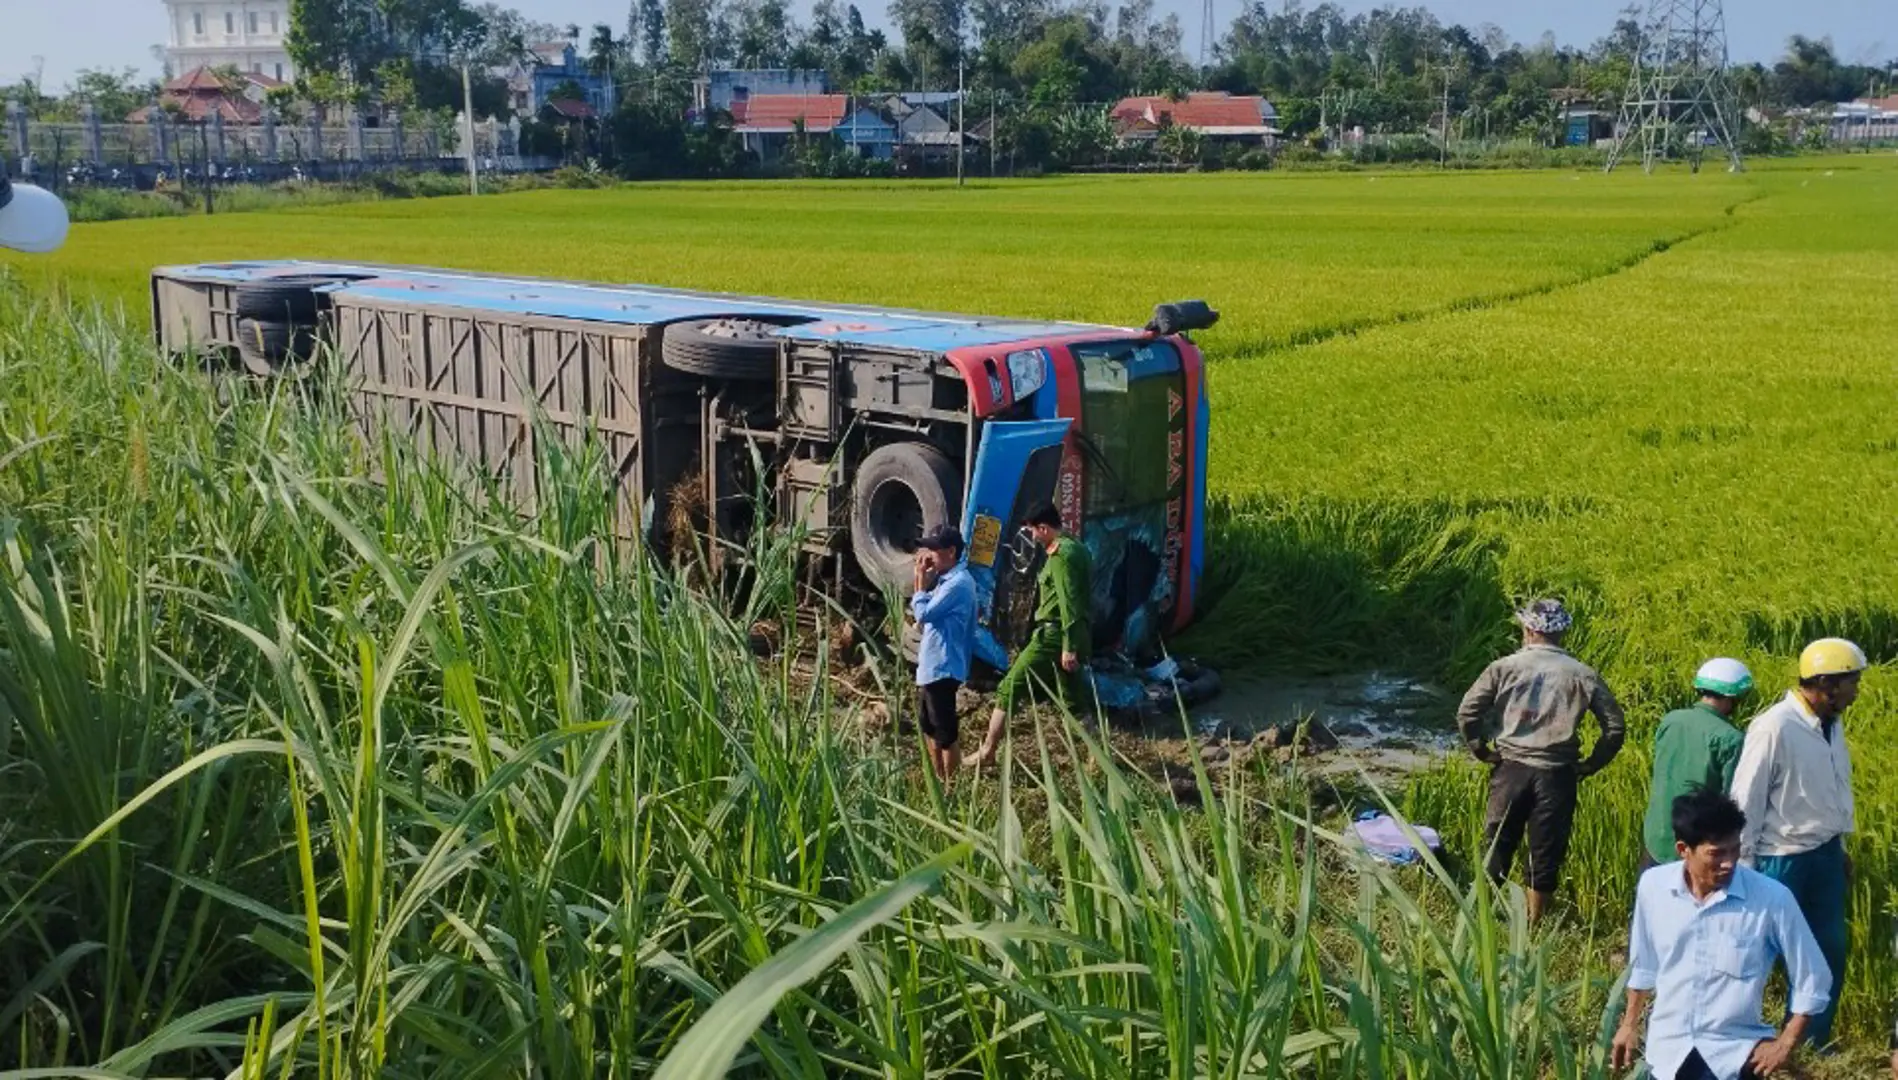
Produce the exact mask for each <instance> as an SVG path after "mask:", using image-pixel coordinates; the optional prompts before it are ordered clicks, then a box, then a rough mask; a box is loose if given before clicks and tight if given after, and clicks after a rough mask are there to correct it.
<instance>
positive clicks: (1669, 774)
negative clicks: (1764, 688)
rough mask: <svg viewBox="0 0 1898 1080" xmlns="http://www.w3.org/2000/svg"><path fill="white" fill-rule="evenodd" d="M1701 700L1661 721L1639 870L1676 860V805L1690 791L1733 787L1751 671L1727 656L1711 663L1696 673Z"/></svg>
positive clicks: (1655, 746) (1664, 717)
mask: <svg viewBox="0 0 1898 1080" xmlns="http://www.w3.org/2000/svg"><path fill="white" fill-rule="evenodd" d="M1694 689H1696V690H1698V691H1700V700H1699V701H1698V702H1697V703H1695V704H1694V705H1693V706H1692V707H1690V708H1686V709H1676V710H1674V711H1673V712H1671V713H1668V714H1667V715H1666V716H1663V717H1661V726H1660V728H1659V730H1657V731H1656V732H1655V733H1654V781H1653V784H1652V785H1651V786H1650V788H1649V790H1648V815H1647V820H1646V821H1645V822H1644V823H1643V825H1642V830H1641V839H1642V846H1643V847H1644V848H1646V849H1647V850H1646V851H1644V852H1643V853H1642V854H1643V856H1644V857H1643V858H1642V860H1641V869H1643V870H1646V869H1647V868H1648V867H1650V866H1654V865H1657V864H1659V863H1666V862H1673V861H1674V860H1675V859H1676V858H1678V857H1679V856H1677V855H1675V854H1674V851H1675V848H1674V819H1673V813H1674V810H1673V807H1674V799H1675V797H1676V796H1680V795H1685V794H1687V793H1688V792H1690V791H1695V790H1705V791H1721V792H1724V791H1726V790H1727V789H1728V788H1730V787H1731V786H1732V785H1733V769H1734V766H1736V765H1738V764H1739V763H1740V747H1741V746H1742V745H1743V743H1744V742H1745V739H1744V738H1743V737H1742V736H1741V734H1740V731H1739V729H1738V728H1735V727H1734V726H1733V714H1734V712H1735V711H1736V710H1737V709H1738V708H1739V707H1740V699H1741V698H1744V697H1745V696H1746V695H1747V693H1748V692H1749V691H1751V690H1752V689H1753V673H1752V672H1750V671H1748V670H1747V668H1746V665H1745V664H1742V663H1741V662H1739V661H1738V660H1732V659H1729V658H1727V657H1720V658H1718V659H1714V660H1709V661H1707V662H1706V663H1705V664H1702V665H1701V667H1700V670H1699V671H1697V672H1695V673H1694Z"/></svg>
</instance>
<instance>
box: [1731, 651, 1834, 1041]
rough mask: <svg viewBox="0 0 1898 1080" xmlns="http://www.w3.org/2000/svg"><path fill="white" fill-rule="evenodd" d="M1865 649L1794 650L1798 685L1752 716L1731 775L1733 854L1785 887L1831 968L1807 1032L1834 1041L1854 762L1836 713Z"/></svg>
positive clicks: (1809, 1035) (1812, 1038)
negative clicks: (1827, 989)
mask: <svg viewBox="0 0 1898 1080" xmlns="http://www.w3.org/2000/svg"><path fill="white" fill-rule="evenodd" d="M1865 667H1866V661H1865V653H1864V652H1863V651H1862V650H1861V649H1860V648H1859V647H1858V646H1857V645H1854V644H1852V643H1851V642H1849V641H1847V640H1845V639H1844V638H1821V639H1819V640H1818V641H1815V642H1813V643H1812V644H1810V645H1807V646H1806V649H1805V651H1804V652H1802V653H1800V654H1799V685H1798V686H1796V687H1794V688H1793V689H1792V690H1790V691H1788V692H1787V694H1786V697H1785V698H1784V699H1783V700H1781V701H1780V702H1778V703H1777V704H1775V705H1773V706H1772V707H1771V708H1769V709H1767V710H1766V711H1765V712H1762V713H1760V714H1759V715H1758V716H1756V717H1754V718H1753V722H1752V723H1751V724H1749V725H1747V729H1746V741H1745V743H1744V744H1743V745H1742V746H1741V749H1740V764H1739V765H1738V766H1737V767H1736V768H1735V769H1734V771H1733V791H1732V794H1733V801H1734V802H1736V803H1738V804H1739V805H1740V809H1741V810H1742V811H1743V812H1744V813H1745V814H1746V828H1745V829H1744V830H1743V831H1742V832H1741V834H1740V858H1741V860H1742V861H1744V862H1745V863H1747V864H1749V865H1751V866H1752V867H1753V868H1754V869H1756V870H1758V871H1759V872H1760V873H1762V874H1765V875H1766V876H1767V877H1770V878H1773V879H1774V880H1776V881H1778V882H1780V883H1781V884H1783V885H1785V886H1786V887H1787V888H1788V889H1791V890H1792V893H1793V898H1794V899H1795V900H1797V901H1798V902H1799V910H1800V911H1801V912H1803V913H1804V914H1805V916H1806V923H1807V925H1808V926H1810V927H1812V934H1813V937H1815V938H1817V939H1818V941H1819V950H1820V952H1821V953H1823V954H1824V955H1825V959H1826V965H1827V966H1828V967H1830V968H1831V969H1832V1000H1831V1003H1830V1004H1828V1005H1827V1006H1826V1008H1825V1011H1824V1012H1822V1013H1820V1014H1819V1015H1818V1016H1815V1017H1813V1019H1812V1023H1811V1024H1810V1025H1808V1026H1807V1028H1806V1037H1807V1038H1808V1039H1809V1040H1810V1041H1811V1042H1812V1043H1813V1045H1815V1046H1819V1047H1824V1046H1826V1045H1827V1044H1829V1043H1830V1042H1831V1041H1832V1018H1833V1017H1834V1016H1835V1015H1837V1013H1838V1008H1839V996H1840V991H1841V990H1842V989H1843V988H1844V986H1845V961H1846V940H1847V939H1846V927H1845V896H1846V879H1847V878H1848V877H1849V876H1850V874H1851V872H1852V863H1851V860H1850V859H1848V858H1847V857H1846V854H1845V834H1846V833H1849V832H1851V831H1852V828H1853V816H1852V759H1851V756H1850V755H1849V754H1848V753H1847V752H1846V747H1845V732H1844V731H1843V730H1842V729H1841V728H1840V726H1839V715H1840V714H1841V713H1843V712H1845V710H1846V709H1847V708H1848V707H1850V706H1851V704H1852V702H1853V701H1855V700H1857V699H1858V683H1859V676H1860V675H1861V674H1863V673H1864V671H1865Z"/></svg>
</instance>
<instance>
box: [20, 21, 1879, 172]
mask: <svg viewBox="0 0 1898 1080" xmlns="http://www.w3.org/2000/svg"><path fill="white" fill-rule="evenodd" d="M888 15H889V22H890V29H889V30H888V31H886V30H883V29H879V28H873V27H870V26H868V25H866V23H865V20H864V17H863V14H862V12H861V10H860V9H859V8H858V7H857V6H856V5H855V4H852V3H847V2H842V0H816V3H815V4H814V6H813V7H812V9H811V13H810V15H809V17H808V18H807V19H799V18H797V17H796V15H795V14H794V13H793V11H792V9H791V5H790V3H789V0H630V3H629V7H628V11H627V15H626V21H625V24H624V25H623V26H620V27H615V26H612V25H608V24H597V25H594V26H593V27H591V28H590V29H589V30H586V31H583V30H582V28H580V27H579V26H575V25H569V26H565V27H559V26H554V25H551V24H545V23H537V22H534V21H531V20H528V19H526V18H524V17H523V16H521V14H520V13H519V12H517V11H515V10H513V9H510V8H504V7H501V6H499V5H497V4H494V3H483V4H478V5H477V4H470V3H468V2H467V0H293V2H292V9H291V22H290V32H289V35H288V48H289V51H290V54H291V57H292V59H293V60H294V61H295V64H296V67H297V70H298V72H299V79H298V85H297V86H296V87H295V88H294V89H293V90H286V91H282V92H280V93H279V94H278V99H279V104H280V105H281V106H283V107H286V108H290V107H294V105H293V102H303V103H307V104H309V105H311V106H313V107H317V108H321V107H325V106H327V105H331V104H338V105H341V104H355V105H363V106H374V107H376V108H379V109H382V110H388V109H396V110H405V111H415V112H422V113H434V114H438V115H439V114H443V113H446V114H449V115H452V114H453V113H454V112H455V111H458V110H459V109H460V107H461V76H460V70H461V67H462V66H463V65H464V64H466V65H467V66H468V67H469V69H470V70H471V72H472V73H473V74H474V79H473V89H474V98H475V112H476V113H477V114H478V115H482V116H498V115H504V114H505V113H507V111H508V110H509V108H510V104H511V103H510V101H509V96H508V93H507V86H506V79H505V75H506V72H507V71H508V69H509V68H510V67H512V66H513V65H516V64H518V63H522V62H525V61H527V59H528V51H529V48H530V47H531V46H533V45H535V44H539V43H542V42H558V41H563V40H564V41H569V42H571V43H572V44H573V45H574V47H575V49H576V51H577V52H578V54H579V55H580V56H581V57H582V61H583V63H584V65H585V67H586V68H587V69H588V70H589V71H590V72H592V73H593V74H595V75H597V76H599V77H601V78H603V79H610V80H611V81H612V83H613V85H614V86H615V88H616V90H617V94H616V97H617V98H618V108H617V109H616V111H615V114H614V115H613V116H611V117H607V118H604V119H603V120H602V121H601V122H600V123H598V124H597V125H594V126H592V127H590V128H589V129H588V130H587V131H585V132H581V133H578V137H579V142H578V144H576V142H575V135H576V133H574V132H571V131H567V130H558V131H556V130H538V131H530V138H532V139H535V140H538V141H541V142H549V141H550V140H551V143H550V145H552V144H557V145H558V146H559V147H561V148H564V150H565V152H568V153H569V154H572V153H574V152H575V150H576V146H577V148H578V149H579V150H581V151H584V152H585V153H586V154H587V155H590V156H597V157H600V158H602V159H604V160H605V163H606V164H607V165H609V166H611V167H614V168H617V169H618V170H619V171H621V172H623V173H626V174H628V175H657V174H673V175H693V174H707V173H717V172H719V171H721V170H726V169H729V168H732V167H735V166H734V163H735V162H738V161H739V158H740V157H742V155H739V154H738V152H737V150H736V146H735V141H734V140H732V139H731V138H730V136H729V132H728V131H723V130H721V128H720V124H721V120H723V121H724V122H725V124H726V126H727V127H728V126H729V120H728V118H720V117H710V118H701V120H700V122H698V123H692V124H688V123H687V121H686V116H685V113H686V109H687V106H688V105H689V104H690V103H691V89H692V82H693V79H694V78H695V77H696V76H697V75H698V74H699V73H701V72H703V71H705V70H708V69H712V68H723V67H736V68H758V67H789V68H801V69H813V70H822V71H824V72H826V73H827V76H828V79H829V82H830V85H831V86H832V87H833V88H834V89H836V90H839V91H844V92H851V93H857V94H874V93H878V92H889V91H897V90H947V89H953V88H955V87H957V86H958V85H961V86H963V87H965V88H966V89H967V91H968V93H969V103H970V108H971V109H973V110H974V112H975V113H976V115H982V114H985V113H987V112H990V111H995V112H996V113H997V115H998V124H997V127H996V130H995V131H994V132H992V133H991V135H992V137H993V138H994V140H995V144H994V145H996V146H997V147H1006V149H1007V152H1008V153H1009V154H1010V156H1011V158H1014V159H1020V160H1028V161H1030V162H1039V163H1041V164H1043V165H1046V166H1049V167H1060V166H1061V165H1062V164H1063V163H1064V161H1071V160H1072V159H1073V158H1074V157H1075V156H1076V153H1077V152H1081V151H1088V150H1089V148H1093V147H1096V145H1097V144H1099V143H1101V141H1102V140H1103V138H1105V139H1106V140H1107V141H1109V142H1111V137H1112V132H1111V130H1110V129H1109V125H1108V124H1107V120H1106V117H1105V107H1106V106H1107V105H1108V104H1109V103H1111V102H1114V101H1117V100H1119V99H1120V98H1122V97H1124V96H1127V95H1130V94H1169V95H1178V94H1181V93H1184V92H1186V91H1190V90H1195V89H1215V90H1226V91H1230V92H1233V93H1239V94H1262V95H1265V96H1266V97H1267V98H1269V99H1270V100H1271V101H1273V102H1274V103H1275V105H1276V106H1277V108H1278V110H1279V120H1278V124H1279V127H1280V128H1281V129H1282V130H1283V131H1284V132H1285V133H1286V134H1287V135H1288V136H1290V137H1291V138H1293V139H1294V140H1304V141H1310V142H1317V141H1319V140H1321V139H1322V137H1323V136H1324V135H1325V134H1327V133H1334V132H1338V131H1341V130H1346V129H1351V128H1360V129H1362V130H1364V131H1367V132H1372V133H1384V134H1399V133H1418V132H1424V131H1435V130H1442V131H1443V132H1444V133H1445V134H1452V135H1454V136H1460V137H1463V138H1486V139H1510V138H1515V139H1530V140H1539V141H1543V142H1547V143H1553V142H1556V141H1559V139H1560V122H1561V120H1560V118H1561V115H1562V112H1563V109H1564V107H1565V106H1567V105H1572V104H1594V105H1597V106H1600V107H1604V108H1612V107H1613V105H1614V103H1615V102H1616V101H1617V100H1618V99H1619V97H1620V95H1621V94H1622V93H1623V92H1624V90H1625V89H1626V87H1627V85H1628V82H1629V78H1630V73H1631V70H1632V66H1633V64H1634V62H1635V59H1636V56H1637V54H1638V53H1639V50H1640V49H1641V43H1642V35H1641V27H1640V26H1639V24H1638V22H1637V17H1638V12H1637V11H1636V10H1635V9H1628V10H1625V11H1623V12H1622V13H1621V15H1620V17H1619V18H1618V19H1617V20H1616V21H1615V22H1614V23H1613V24H1612V26H1610V27H1609V28H1608V31H1607V33H1605V34H1604V35H1603V36H1602V37H1601V38H1600V39H1598V40H1596V41H1593V42H1590V43H1586V44H1561V43H1558V42H1556V41H1555V40H1554V38H1553V37H1552V36H1547V35H1545V36H1544V37H1543V38H1542V39H1541V40H1539V41H1536V42H1533V43H1525V42H1519V41H1514V40H1511V39H1510V38H1509V37H1508V36H1507V35H1506V34H1504V33H1503V32H1502V31H1501V30H1499V29H1497V28H1496V27H1494V26H1479V27H1475V28H1472V27H1467V26H1464V25H1460V24H1456V23H1449V24H1446V23H1444V22H1443V21H1441V20H1440V19H1438V17H1437V16H1436V15H1435V14H1434V13H1432V12H1431V11H1430V10H1429V9H1428V8H1426V7H1422V6H1413V7H1404V6H1392V7H1381V8H1378V9H1375V10H1373V11H1370V12H1365V13H1361V14H1349V13H1347V12H1346V11H1345V10H1344V9H1343V8H1341V7H1340V6H1338V5H1337V4H1334V3H1321V4H1317V5H1315V6H1311V7H1305V6H1303V5H1301V4H1300V3H1298V2H1297V0H1292V2H1290V3H1284V4H1281V3H1279V2H1278V0H1270V2H1268V0H1254V2H1253V3H1251V4H1250V5H1249V6H1248V7H1246V8H1245V9H1244V10H1243V11H1241V13H1240V14H1239V16H1238V17H1237V18H1235V19H1234V20H1233V22H1232V23H1231V25H1230V26H1229V27H1228V28H1227V29H1226V32H1225V33H1224V34H1223V35H1222V36H1221V37H1220V38H1219V39H1218V41H1217V43H1216V45H1215V47H1214V48H1213V50H1212V54H1211V55H1208V56H1205V57H1189V56H1188V55H1187V52H1186V49H1185V46H1184V41H1183V36H1184V35H1183V32H1182V27H1181V24H1180V20H1179V18H1178V17H1177V16H1174V15H1161V14H1159V13H1158V11H1157V9H1156V7H1155V3H1154V0H1124V2H1122V3H1119V4H1116V5H1111V6H1110V4H1109V3H1108V2H1107V0H891V3H890V4H889V9H888ZM1894 70H1898V59H1894V60H1893V61H1892V62H1891V63H1888V64H1886V65H1883V66H1873V65H1863V64H1852V63H1847V62H1845V61H1843V60H1841V59H1840V58H1839V56H1838V54H1837V52H1836V50H1835V48H1834V46H1833V45H1832V43H1831V42H1830V41H1828V40H1823V39H1813V38H1807V37H1803V36H1795V37H1793V38H1792V39H1791V40H1790V41H1789V42H1788V45H1787V48H1786V51H1785V54H1784V55H1783V56H1782V57H1781V58H1780V59H1779V60H1777V61H1776V62H1774V63H1772V64H1770V65H1767V64H1760V63H1754V64H1747V65H1739V66H1736V67H1735V68H1734V69H1733V72H1732V81H1733V88H1734V91H1735V95H1736V97H1737V98H1738V101H1739V104H1740V105H1742V106H1751V107H1756V108H1759V109H1763V110H1772V109H1784V108H1788V107H1810V106H1819V105H1826V104H1830V103H1833V102H1838V101H1843V100H1850V99H1852V98H1855V97H1860V96H1864V95H1868V94H1872V95H1876V94H1880V93H1890V92H1891V84H1892V76H1893V73H1894ZM22 90H23V91H25V92H24V93H20V94H16V95H15V96H16V97H22V98H24V99H25V100H26V102H27V104H28V108H29V111H30V112H34V113H35V114H39V113H44V112H59V111H65V110H68V109H69V108H70V107H72V106H73V104H74V103H75V102H77V101H81V100H92V101H95V102H97V103H99V104H100V107H101V112H102V113H103V114H105V115H107V116H108V117H110V116H112V115H113V114H114V113H116V112H118V111H120V110H121V109H124V110H125V111H129V109H130V108H136V107H137V106H138V105H141V104H146V103H148V102H149V100H150V99H151V97H152V96H153V95H154V94H155V92H156V87H155V86H153V85H150V84H146V83H140V82H138V81H137V80H136V79H135V78H134V77H133V76H132V73H131V72H129V71H128V72H124V73H112V72H103V71H87V72H84V73H82V74H81V76H80V77H79V79H78V81H77V82H76V83H75V85H74V86H73V87H72V88H70V91H69V93H68V94H67V95H66V96H65V98H63V99H61V98H52V97H48V96H46V95H43V94H40V93H39V92H38V89H37V88H35V87H31V86H26V87H23V88H22ZM1077 148H1079V151H1077ZM1175 149H1176V150H1179V149H1181V148H1178V147H1176V148H1175Z"/></svg>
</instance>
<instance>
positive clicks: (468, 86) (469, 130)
mask: <svg viewBox="0 0 1898 1080" xmlns="http://www.w3.org/2000/svg"><path fill="white" fill-rule="evenodd" d="M461 116H462V120H463V124H464V126H463V135H464V137H465V138H466V139H467V145H468V194H470V195H479V194H481V181H480V179H479V177H478V174H477V173H476V171H475V137H474V88H473V84H472V83H470V82H469V80H468V54H467V53H465V52H464V53H463V54H462V56H461Z"/></svg>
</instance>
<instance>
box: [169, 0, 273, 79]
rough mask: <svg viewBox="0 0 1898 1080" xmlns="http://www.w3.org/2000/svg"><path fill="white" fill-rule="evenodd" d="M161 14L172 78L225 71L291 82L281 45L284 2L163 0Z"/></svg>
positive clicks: (260, 0)
mask: <svg viewBox="0 0 1898 1080" xmlns="http://www.w3.org/2000/svg"><path fill="white" fill-rule="evenodd" d="M165 14H166V16H167V19H166V21H167V23H168V26H169V29H168V31H167V35H166V41H165V62H166V64H168V65H169V66H170V68H171V73H172V74H173V75H183V74H184V73H185V72H188V71H191V70H193V69H195V68H200V67H212V68H215V67H222V66H225V65H229V66H231V67H234V68H236V69H237V70H239V71H244V72H249V73H250V74H253V75H262V76H264V77H266V78H270V79H275V80H276V81H278V82H289V81H291V80H292V79H294V78H296V70H295V68H294V66H293V65H292V64H291V63H290V54H289V52H288V51H286V50H285V49H284V44H283V39H284V35H286V34H288V33H289V32H290V0H165Z"/></svg>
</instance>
